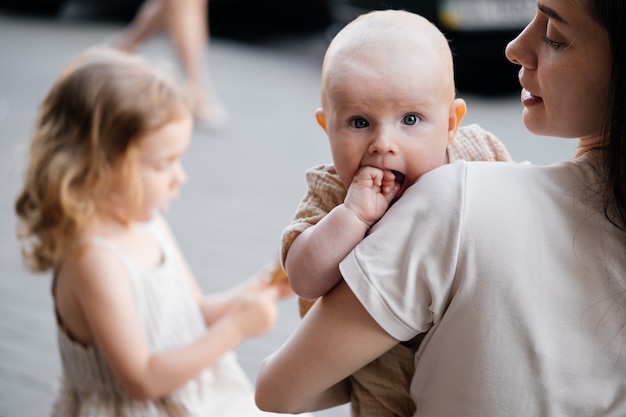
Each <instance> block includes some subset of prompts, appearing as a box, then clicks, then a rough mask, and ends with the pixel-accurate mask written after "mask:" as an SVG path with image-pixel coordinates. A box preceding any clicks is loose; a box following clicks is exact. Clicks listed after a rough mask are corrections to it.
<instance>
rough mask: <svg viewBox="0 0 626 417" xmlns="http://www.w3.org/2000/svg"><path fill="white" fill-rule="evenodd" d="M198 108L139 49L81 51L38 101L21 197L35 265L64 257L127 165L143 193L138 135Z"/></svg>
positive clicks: (23, 227) (23, 231) (24, 232)
mask: <svg viewBox="0 0 626 417" xmlns="http://www.w3.org/2000/svg"><path fill="white" fill-rule="evenodd" d="M191 114H192V113H191V105H190V101H189V98H188V97H187V94H186V93H185V92H184V91H183V90H182V89H181V88H180V87H179V86H178V84H177V83H176V81H175V80H174V78H173V77H172V76H170V75H169V74H167V73H165V72H162V71H159V70H157V69H155V68H154V67H152V66H151V65H150V64H149V63H148V62H145V61H144V60H143V59H141V58H140V57H139V56H133V55H128V54H125V53H122V52H118V51H115V50H111V49H100V48H95V49H90V50H88V51H85V52H83V53H82V54H80V55H79V56H77V57H76V58H74V59H73V60H72V61H71V62H70V63H69V64H68V65H67V66H66V67H65V68H64V69H63V71H62V72H61V74H60V75H59V76H58V78H57V79H56V80H55V82H54V84H53V86H52V88H51V89H50V91H49V92H48V94H47V96H46V97H45V99H44V101H43V102H42V104H41V106H40V108H39V114H38V118H37V122H36V126H35V132H34V135H33V138H32V141H31V144H30V150H29V155H28V156H29V163H28V167H27V172H26V177H25V181H24V188H23V190H22V192H21V193H20V195H19V196H18V198H17V201H16V212H17V214H18V216H19V217H20V224H19V229H18V235H19V236H20V237H21V238H22V239H23V241H24V242H27V241H30V243H32V246H33V247H30V248H27V249H26V252H27V253H29V254H30V255H29V256H27V260H29V263H30V265H29V266H30V267H31V269H33V270H35V271H44V270H46V269H48V268H50V267H51V266H52V265H53V264H54V262H55V261H57V260H58V259H59V257H60V256H61V254H62V253H63V251H64V250H65V248H66V247H67V245H68V244H70V243H71V241H72V240H73V239H74V238H76V236H77V234H78V233H80V231H81V230H82V228H83V227H84V226H85V225H86V224H87V223H88V222H90V221H91V220H92V219H93V218H94V216H95V215H96V214H97V213H99V212H100V210H101V207H102V202H103V199H105V198H107V197H108V196H109V195H110V191H111V187H112V186H113V183H114V182H115V181H116V178H119V172H120V171H123V172H124V175H125V177H124V178H125V181H126V183H127V184H129V188H131V189H133V187H134V193H135V194H137V195H139V194H141V190H140V187H139V182H138V180H137V177H136V175H135V173H136V169H135V167H134V164H135V160H136V158H134V157H132V156H133V154H134V153H136V152H135V150H136V148H137V145H138V143H139V141H140V140H141V138H142V137H144V136H145V135H146V134H148V133H149V132H153V131H155V130H158V129H160V128H162V127H163V126H165V125H167V124H169V123H171V122H174V121H177V120H181V119H184V118H186V117H191Z"/></svg>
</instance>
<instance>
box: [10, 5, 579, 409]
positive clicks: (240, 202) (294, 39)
mask: <svg viewBox="0 0 626 417" xmlns="http://www.w3.org/2000/svg"><path fill="white" fill-rule="evenodd" d="M122 27H123V24H122V23H121V22H114V21H113V22H112V21H108V22H107V21H94V20H84V19H80V18H76V17H72V16H65V17H63V18H60V19H55V20H51V19H47V18H32V17H23V16H14V15H8V14H4V13H2V12H0V167H1V169H2V172H1V173H0V417H35V416H38V417H39V416H44V415H47V414H48V409H49V405H50V401H51V399H52V392H53V391H52V390H53V384H54V381H55V378H56V377H57V376H58V374H59V369H60V366H59V359H58V352H57V346H56V340H55V328H54V320H53V313H52V303H51V299H50V295H49V285H50V277H49V276H47V275H42V276H35V275H32V274H29V273H28V272H26V271H25V269H24V268H23V267H22V263H21V259H20V257H19V248H18V245H17V242H16V240H15V238H14V227H15V216H14V214H13V202H14V198H15V195H16V193H17V191H18V189H19V186H20V180H21V173H22V171H21V170H22V168H23V164H22V163H23V156H24V147H25V145H26V143H27V140H28V136H29V133H30V132H31V128H32V123H33V120H34V116H35V112H36V109H37V105H38V103H39V101H40V100H41V99H42V97H43V95H44V94H45V93H46V91H47V89H48V88H49V86H50V85H51V83H52V81H53V79H54V78H55V77H56V75H57V74H58V72H59V71H60V69H61V68H62V67H63V65H64V64H65V63H66V62H67V61H68V60H69V59H70V58H71V57H72V56H74V55H75V54H77V53H78V52H80V51H81V50H83V49H84V48H87V47H89V46H92V45H95V44H101V43H104V42H107V41H108V40H110V39H111V37H112V36H114V35H115V34H116V33H118V32H119V31H120V30H121V29H122ZM326 44H327V40H326V38H325V36H324V33H313V34H306V35H302V34H301V35H289V36H285V37H282V38H274V39H265V40H263V41H256V42H242V41H233V40H229V39H223V38H214V39H212V41H211V51H210V63H209V65H210V69H211V75H212V78H213V80H214V81H215V83H216V84H217V89H218V92H219V93H220V95H221V97H222V98H223V101H224V102H225V104H226V106H227V107H228V109H229V111H230V113H231V116H232V120H231V123H230V124H229V126H228V127H227V128H226V129H225V130H223V131H221V132H207V131H202V130H196V131H195V132H194V138H193V141H192V144H191V147H190V150H189V152H188V153H187V155H186V156H185V158H184V163H185V165H186V169H187V172H188V175H189V177H190V181H189V182H188V184H187V185H185V187H184V188H183V190H182V193H181V198H180V199H179V200H178V201H177V202H175V204H174V205H173V206H172V208H171V211H170V213H169V219H170V222H171V225H172V227H173V228H174V230H175V232H176V233H177V236H178V239H179V241H180V244H181V246H182V247H183V250H184V251H185V254H186V256H187V258H188V261H189V263H190V265H191V266H192V269H193V270H194V272H195V274H196V276H197V277H198V279H199V281H200V283H201V285H202V287H203V289H204V290H206V291H207V292H210V291H214V290H220V289H225V288H228V287H229V286H231V285H233V284H235V283H236V282H238V281H240V280H242V279H244V278H246V277H247V276H249V275H250V274H252V273H253V272H254V271H255V270H257V269H258V268H259V267H261V266H262V265H264V264H266V263H267V262H269V261H271V260H273V259H274V258H275V257H276V254H277V250H278V240H279V236H280V232H281V229H282V228H283V227H284V226H285V225H286V224H287V223H288V222H289V220H290V218H291V215H292V213H293V211H294V209H295V207H296V205H297V203H298V201H299V199H300V197H301V195H302V193H303V192H304V185H305V184H304V176H303V173H304V170H305V169H306V168H307V167H309V166H312V165H316V164H318V163H323V162H329V161H330V156H329V155H330V154H329V151H328V147H327V143H326V139H325V136H324V134H323V132H322V130H321V129H320V128H319V127H318V126H317V125H316V123H315V118H314V110H315V108H316V107H318V105H319V98H318V96H319V77H320V66H321V59H322V55H323V52H324V50H325V48H326ZM141 53H143V54H145V55H146V56H148V57H149V58H151V59H155V60H158V61H160V62H169V63H171V64H172V65H175V63H176V60H175V57H174V55H173V53H172V50H171V47H170V45H169V41H168V39H167V38H166V37H163V36H160V37H156V38H154V39H152V40H150V41H149V42H148V43H147V44H146V45H145V47H144V48H143V49H142V50H141ZM460 95H461V96H463V97H464V98H465V99H466V101H467V102H468V108H469V111H468V115H467V116H466V120H465V121H466V123H472V122H478V123H480V124H482V125H483V126H484V127H485V128H487V129H489V130H491V131H492V132H494V133H495V134H497V135H498V137H500V138H501V139H502V140H503V142H504V143H505V144H506V145H507V147H508V148H509V151H510V152H511V154H512V156H513V157H514V159H516V160H518V161H523V160H530V161H533V162H535V163H541V164H544V163H551V162H555V161H559V160H564V159H567V158H569V157H570V156H571V155H572V154H573V151H574V147H575V143H574V141H567V140H557V139H547V138H541V137H536V136H532V135H530V134H528V133H527V132H526V131H525V129H524V127H523V125H522V123H521V107H520V104H519V96H518V95H516V94H513V95H508V96H504V97H498V98H495V97H490V98H484V97H479V96H472V95H464V94H463V92H460ZM298 320H299V319H298V316H297V307H296V303H295V299H293V298H292V299H289V300H285V301H282V302H281V305H280V317H279V320H278V322H277V324H276V326H275V328H274V329H273V330H272V331H271V332H270V333H268V334H267V335H264V336H262V337H259V338H256V339H254V340H251V341H248V342H246V343H244V344H243V345H242V346H240V347H239V348H238V349H237V353H238V355H239V358H240V361H241V363H242V365H243V367H244V369H245V370H246V372H247V373H248V374H249V375H250V378H252V379H254V378H255V375H256V371H257V367H258V364H259V361H260V360H261V359H262V358H263V357H265V356H266V355H267V354H269V353H270V352H272V351H273V350H274V349H276V348H277V347H278V346H279V345H280V344H281V343H282V341H284V340H285V339H286V337H287V336H288V335H289V333H290V332H291V331H292V329H293V328H294V327H295V326H296V325H297V322H298ZM317 415H319V416H327V417H339V416H348V415H349V411H348V409H347V407H345V406H344V407H339V408H336V409H333V410H329V411H325V412H322V413H318V414H317Z"/></svg>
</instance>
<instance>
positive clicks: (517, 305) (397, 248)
mask: <svg viewBox="0 0 626 417" xmlns="http://www.w3.org/2000/svg"><path fill="white" fill-rule="evenodd" d="M625 20H626V6H625V3H624V2H623V0H540V1H538V9H537V14H536V16H535V18H534V19H533V21H532V22H530V24H529V25H528V26H527V28H526V29H525V30H524V31H523V32H522V33H521V34H520V35H519V36H518V37H517V38H516V39H515V40H514V41H512V42H511V43H510V44H509V45H508V47H507V50H506V54H507V57H508V59H509V60H511V61H512V62H514V63H516V64H519V65H520V66H521V70H520V73H519V78H520V83H521V85H522V87H523V89H522V95H521V99H522V104H523V106H524V111H523V118H524V123H525V125H526V126H527V128H528V129H529V130H530V131H531V132H533V133H536V134H542V135H552V136H559V137H571V138H573V137H576V138H579V139H578V143H579V145H578V151H577V153H576V157H575V158H574V159H573V160H571V161H567V162H563V163H560V164H555V165H552V166H547V167H546V166H532V165H523V164H497V163H488V162H469V163H466V162H459V163H455V164H451V165H447V166H445V167H442V168H438V169H436V170H434V171H432V172H430V173H428V174H425V175H424V176H422V177H421V178H420V180H419V181H418V182H417V183H416V184H415V185H414V186H413V187H411V188H410V189H409V190H408V191H407V192H406V193H405V194H404V196H403V198H402V199H400V201H398V203H396V204H395V205H394V206H393V207H392V208H391V209H390V210H389V211H388V213H387V214H386V215H385V216H384V217H383V219H381V221H380V222H379V223H378V224H377V225H376V226H375V227H374V228H373V229H372V231H371V233H370V235H369V236H368V237H367V238H366V239H365V240H364V241H363V242H362V243H361V244H359V246H357V248H356V249H355V250H354V251H353V252H352V253H351V254H350V255H349V256H348V257H347V258H346V259H345V260H344V261H343V262H342V264H341V271H342V275H343V277H344V282H342V283H340V284H339V285H337V286H336V287H335V288H334V289H333V290H331V292H330V293H328V294H327V295H326V296H324V297H323V299H322V300H320V302H318V303H317V304H316V305H315V306H314V307H313V308H312V309H311V311H310V312H309V314H308V315H307V316H306V318H305V319H304V320H303V322H302V325H301V326H300V327H299V328H298V329H297V331H296V332H295V334H294V335H293V336H292V337H291V338H290V340H289V341H287V343H286V344H285V345H284V346H283V347H282V348H281V349H280V350H279V351H278V352H276V353H275V354H274V355H273V356H271V357H269V358H268V359H266V360H265V361H264V363H263V365H262V368H261V371H260V374H259V378H258V381H257V393H256V399H257V404H258V405H259V406H260V407H261V408H263V409H267V410H274V411H281V412H287V411H289V412H297V411H303V410H313V409H319V408H327V407H332V406H334V405H336V404H341V403H343V402H345V401H346V399H347V396H348V394H349V393H348V390H347V388H346V385H345V384H344V383H343V380H344V378H345V377H346V376H348V375H350V374H351V373H353V372H354V371H355V370H357V369H359V368H360V367H362V366H363V365H365V364H367V363H368V362H369V361H371V360H373V359H375V358H376V357H378V356H380V355H381V354H382V353H383V352H385V351H386V350H388V349H390V348H391V347H392V346H394V345H395V344H396V343H397V342H398V340H409V339H411V338H412V337H414V336H415V335H417V334H421V333H423V334H424V340H423V342H422V343H421V345H420V348H419V350H418V352H417V355H416V359H415V360H416V370H415V374H414V377H413V381H412V383H411V395H412V397H413V399H414V401H415V403H416V406H417V411H416V414H415V415H417V416H438V417H442V416H459V415H463V416H482V417H484V416H503V415H516V416H538V415H542V416H548V415H576V416H583V415H584V416H591V415H593V416H598V415H623V413H624V411H623V410H625V409H626V382H625V381H626V379H624V377H623V375H624V372H625V371H626V355H624V354H623V351H624V348H625V347H626V332H625V331H624V328H625V324H626V308H625V306H626V292H625V290H624V288H625V287H626V196H625V191H626V185H625V182H624V179H625V178H626V172H625V170H626V168H625V166H626V161H625V158H626V149H625V140H626V139H625V138H626V132H625V127H626V117H625V116H626V115H625V114H624V112H625V110H624V109H625V100H626V89H625V87H624V79H623V78H624V77H623V74H624V73H626V68H625V67H626V63H625V61H624V53H625V52H626V47H625V46H624V39H626V38H625V35H624V29H623V28H624V26H625V24H626V22H625Z"/></svg>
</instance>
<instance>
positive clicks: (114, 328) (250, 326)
mask: <svg viewBox="0 0 626 417" xmlns="http://www.w3.org/2000/svg"><path fill="white" fill-rule="evenodd" d="M63 274H64V277H63V279H64V280H66V279H69V280H71V284H72V286H71V288H72V296H73V297H75V298H76V299H77V301H78V303H79V305H80V308H81V311H82V313H83V314H84V316H85V318H86V321H87V323H88V327H89V330H90V332H91V337H92V339H93V343H95V344H96V345H97V346H98V348H99V349H100V350H101V351H102V353H103V355H104V357H105V359H106V360H107V363H108V364H109V366H110V367H111V369H112V371H113V373H114V375H115V376H116V377H117V379H118V380H119V382H120V383H121V385H122V386H123V387H124V388H125V389H126V390H127V391H128V392H129V393H130V395H131V396H133V397H134V398H137V399H147V398H159V397H162V396H164V395H166V394H169V393H171V392H172V391H174V390H176V389H177V388H179V387H181V386H182V385H183V384H184V383H186V382H187V381H189V380H190V379H192V378H194V377H195V376H197V375H198V374H199V373H200V372H201V371H202V370H203V369H205V368H207V367H209V366H211V365H212V364H214V363H215V362H216V361H217V360H218V359H219V358H220V357H221V356H222V355H223V354H224V353H225V352H227V351H229V350H232V349H233V348H234V347H236V346H238V345H239V344H240V343H241V342H243V341H244V340H246V339H248V338H250V337H254V336H258V335H260V334H263V333H265V332H267V331H268V330H269V329H270V328H271V327H272V325H273V323H274V321H275V319H276V315H277V306H276V301H277V299H278V297H279V295H280V289H279V288H276V287H265V288H263V289H261V290H259V291H255V292H249V293H247V294H245V295H244V296H242V297H240V298H239V299H238V300H237V301H236V302H235V303H233V305H231V306H230V308H229V309H227V310H226V311H225V312H224V314H223V315H222V316H221V317H220V318H219V319H217V320H215V321H214V322H213V323H212V325H211V326H210V327H209V328H208V329H207V331H206V333H205V334H204V335H202V336H201V337H200V338H199V339H198V340H196V341H194V342H193V343H190V344H188V345H185V346H181V347H178V348H175V349H172V350H168V351H164V352H159V353H156V354H153V353H152V352H150V350H149V348H148V345H147V342H146V340H145V338H144V335H143V329H142V327H141V324H140V322H139V318H138V316H137V312H136V308H135V302H134V299H133V292H132V288H131V283H130V279H129V277H128V271H127V270H126V268H125V267H124V266H123V265H122V264H121V263H120V262H119V261H118V260H117V258H116V257H115V256H114V255H112V254H111V253H110V251H108V250H106V249H103V248H99V247H93V246H91V247H87V248H86V249H85V250H83V251H82V253H81V255H80V256H78V257H76V258H74V259H71V260H70V259H68V260H67V262H66V263H65V264H64V266H63Z"/></svg>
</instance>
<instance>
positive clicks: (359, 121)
mask: <svg viewBox="0 0 626 417" xmlns="http://www.w3.org/2000/svg"><path fill="white" fill-rule="evenodd" d="M350 126H352V127H354V128H357V129H364V128H366V127H368V126H369V123H368V122H367V120H365V119H363V118H360V117H357V118H356V119H352V120H350Z"/></svg>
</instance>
